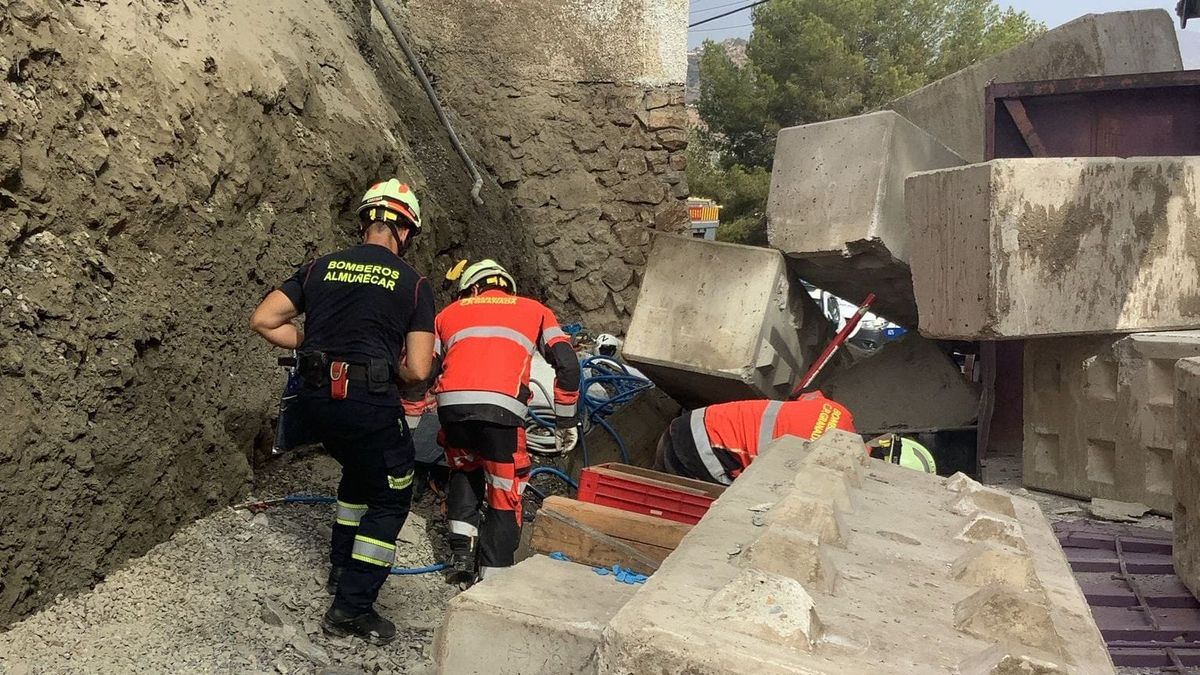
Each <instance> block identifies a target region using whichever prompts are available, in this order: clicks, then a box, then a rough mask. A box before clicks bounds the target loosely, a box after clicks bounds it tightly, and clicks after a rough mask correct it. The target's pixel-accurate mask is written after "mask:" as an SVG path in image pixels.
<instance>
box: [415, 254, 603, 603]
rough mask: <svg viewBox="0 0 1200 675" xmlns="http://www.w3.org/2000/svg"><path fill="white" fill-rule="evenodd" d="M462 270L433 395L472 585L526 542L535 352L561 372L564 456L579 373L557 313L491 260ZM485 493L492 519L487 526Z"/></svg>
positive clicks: (449, 498) (458, 574)
mask: <svg viewBox="0 0 1200 675" xmlns="http://www.w3.org/2000/svg"><path fill="white" fill-rule="evenodd" d="M464 267H466V261H465V260H464V261H462V262H460V263H459V264H458V265H457V266H456V267H455V268H454V269H453V270H451V271H450V273H449V274H447V275H446V278H447V279H449V280H451V281H458V290H459V300H457V301H456V302H454V303H452V304H451V305H450V306H449V307H446V308H445V309H444V310H442V312H441V313H440V314H438V316H437V320H436V322H435V329H434V330H435V335H436V347H435V351H436V352H437V353H438V354H439V355H440V358H441V374H440V375H439V377H438V380H437V383H436V385H435V387H434V391H435V393H436V394H437V408H438V418H439V420H440V421H441V423H442V436H441V441H442V447H444V448H445V449H446V459H447V463H448V464H449V465H450V470H451V474H450V481H449V485H448V486H447V491H446V515H447V519H448V521H449V529H450V534H449V544H450V549H451V560H450V566H451V576H452V578H453V580H456V581H459V582H470V581H474V579H475V578H476V574H477V571H476V562H478V578H484V577H486V576H488V574H489V573H490V572H492V571H494V570H496V569H499V568H504V567H509V566H511V565H512V564H513V555H514V553H515V552H516V549H517V544H518V543H519V541H520V537H521V493H522V492H523V491H524V489H525V485H526V483H527V482H528V480H529V471H530V462H529V455H528V454H526V452H525V414H526V411H527V409H528V404H529V398H530V390H529V368H530V361H531V359H532V358H533V353H534V351H538V352H540V353H541V354H542V356H543V357H545V359H546V361H547V362H548V363H549V364H550V365H551V366H552V367H553V368H554V374H555V381H554V412H555V418H556V420H555V421H556V426H557V433H556V439H557V442H558V444H559V446H560V449H561V450H562V451H564V452H565V451H567V450H570V449H571V447H573V446H574V444H575V442H576V441H577V440H578V433H579V432H578V425H579V418H578V414H577V410H576V406H577V404H578V401H579V379H580V370H579V360H578V358H577V357H576V356H575V351H574V350H573V349H572V348H571V340H570V338H568V337H567V335H566V333H564V332H563V330H562V329H561V328H560V327H559V325H558V320H557V319H556V318H555V316H554V313H553V312H551V311H550V310H549V309H548V308H547V307H546V306H544V305H542V304H541V303H540V302H537V301H536V300H531V299H529V298H523V297H519V296H517V295H516V294H515V293H516V282H515V281H514V280H513V277H512V275H511V274H509V273H508V272H507V271H506V270H505V269H504V268H503V267H501V266H500V265H499V264H497V263H496V262H495V261H493V260H483V261H481V262H478V263H475V264H474V265H471V266H470V267H466V269H465V270H464V269H463V268H464ZM485 497H486V501H487V506H488V511H487V517H486V519H483V522H482V524H480V520H481V518H480V507H481V506H482V504H483V502H484V499H485ZM476 541H478V546H477V547H476V546H475V543H476ZM476 548H477V549H478V550H477V551H475V550H474V549H476ZM476 554H477V556H476ZM476 557H477V558H478V560H476Z"/></svg>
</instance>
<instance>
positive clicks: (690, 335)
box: [622, 235, 829, 408]
mask: <svg viewBox="0 0 1200 675" xmlns="http://www.w3.org/2000/svg"><path fill="white" fill-rule="evenodd" d="M828 330H829V322H828V321H826V320H825V318H824V317H823V316H822V315H821V314H820V313H819V312H818V311H817V310H816V307H815V306H814V305H813V304H812V301H811V300H810V299H809V297H808V294H807V293H806V292H805V291H804V288H803V286H801V285H799V284H795V285H793V284H792V283H791V281H790V280H789V277H788V273H787V270H786V268H785V266H784V261H783V256H782V255H780V254H779V252H777V251H772V250H770V249H764V248H756V247H752V246H738V245H735V244H723V243H717V242H712V241H703V240H698V239H692V238H689V237H674V236H666V235H659V236H657V237H655V239H654V243H653V245H652V248H651V251H650V255H649V262H648V263H647V265H646V271H645V277H644V278H643V280H642V286H641V291H640V294H639V296H638V302H637V307H636V309H635V310H634V314H633V320H632V323H631V324H630V326H629V331H628V334H627V335H626V337H625V346H624V349H623V351H622V354H623V356H624V357H625V360H626V361H628V362H629V363H630V364H632V365H634V366H636V367H637V368H638V369H640V370H641V371H642V372H644V373H645V374H646V375H647V376H648V377H649V378H650V379H651V380H653V381H654V383H655V384H656V385H658V387H659V388H660V389H662V390H663V391H665V392H666V393H667V394H669V395H670V396H671V397H672V398H674V399H675V400H676V401H678V402H679V403H680V404H682V405H683V406H685V407H688V408H698V407H702V406H705V405H710V404H713V403H721V402H725V401H734V400H740V399H747V398H774V399H780V400H781V399H783V398H786V396H787V395H788V394H789V393H790V389H791V386H792V385H793V384H794V382H795V381H796V380H797V379H799V378H800V377H801V376H802V375H803V374H804V372H805V370H806V369H807V368H808V365H809V363H810V362H811V360H812V358H813V357H814V356H815V354H816V352H817V350H818V349H820V348H821V347H822V346H823V345H824V342H823V338H824V336H825V335H826V334H827V333H828Z"/></svg>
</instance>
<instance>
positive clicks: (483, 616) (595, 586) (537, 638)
mask: <svg viewBox="0 0 1200 675" xmlns="http://www.w3.org/2000/svg"><path fill="white" fill-rule="evenodd" d="M635 591H636V587H634V586H630V585H627V584H622V583H618V582H616V581H614V580H613V578H612V577H611V576H604V577H602V576H599V575H597V574H596V573H595V572H593V571H592V569H591V568H590V567H586V566H584V565H576V564H575V563H569V562H561V561H558V560H551V559H550V558H547V557H545V556H540V555H536V556H533V557H532V558H529V559H527V560H524V561H522V562H520V563H518V564H517V565H515V566H514V567H512V568H511V569H509V570H506V571H505V572H503V573H501V574H499V575H497V576H495V577H490V578H488V580H487V582H485V583H481V584H477V585H475V586H472V587H471V588H470V590H467V591H465V592H463V593H460V594H459V595H458V596H456V597H455V598H454V599H453V600H451V601H450V605H449V609H448V611H447V612H446V618H445V619H444V621H443V623H442V626H441V627H440V628H439V629H438V631H437V635H436V637H435V640H434V658H435V660H436V663H437V669H438V672H439V673H445V674H446V675H474V674H479V675H484V674H488V675H493V674H494V675H528V674H529V673H594V672H596V648H597V646H598V645H599V644H600V639H601V633H602V631H603V629H604V626H605V625H606V624H607V623H608V621H609V619H611V618H612V617H613V615H615V614H616V613H617V610H618V609H620V608H621V606H622V605H624V604H625V603H626V602H627V601H628V600H629V599H630V598H631V597H633V594H634V593H635ZM580 598H587V599H588V600H587V602H580V601H579V599H580ZM464 645H466V646H467V647H466V648H464ZM470 645H475V647H471V646H470ZM483 645H486V649H484V648H482V647H481V646H483Z"/></svg>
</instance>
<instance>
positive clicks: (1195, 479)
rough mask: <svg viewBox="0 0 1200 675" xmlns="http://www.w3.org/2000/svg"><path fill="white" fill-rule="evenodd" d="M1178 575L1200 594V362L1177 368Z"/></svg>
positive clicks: (1184, 363) (1183, 363) (1187, 362)
mask: <svg viewBox="0 0 1200 675" xmlns="http://www.w3.org/2000/svg"><path fill="white" fill-rule="evenodd" d="M1175 416H1176V420H1177V422H1178V430H1179V434H1180V438H1181V439H1182V441H1181V443H1180V444H1179V449H1178V451H1177V452H1176V453H1175V509H1174V516H1175V523H1174V531H1175V546H1174V549H1173V551H1174V562H1175V573H1176V574H1178V575H1179V578H1180V579H1183V583H1184V584H1186V585H1187V587H1188V589H1189V590H1190V591H1191V592H1192V593H1193V594H1200V358H1190V359H1183V360H1181V361H1179V362H1177V363H1176V364H1175Z"/></svg>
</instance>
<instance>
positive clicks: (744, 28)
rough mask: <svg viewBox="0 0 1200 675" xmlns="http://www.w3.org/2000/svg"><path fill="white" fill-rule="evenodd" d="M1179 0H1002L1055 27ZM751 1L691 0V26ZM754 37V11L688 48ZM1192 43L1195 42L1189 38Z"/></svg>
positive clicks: (697, 31) (702, 29)
mask: <svg viewBox="0 0 1200 675" xmlns="http://www.w3.org/2000/svg"><path fill="white" fill-rule="evenodd" d="M1176 1H1177V0H999V4H1000V5H1001V6H1003V7H1013V8H1016V9H1018V10H1022V11H1025V12H1029V14H1030V16H1032V17H1033V18H1035V19H1037V20H1038V21H1041V22H1042V23H1044V24H1046V26H1048V27H1050V28H1054V27H1055V26H1058V25H1060V24H1063V23H1066V22H1067V21H1070V20H1071V19H1074V18H1076V17H1079V16H1082V15H1084V14H1098V13H1101V12H1115V11H1119V10H1123V9H1152V8H1156V7H1158V8H1162V9H1166V10H1169V11H1170V12H1171V15H1172V16H1174V14H1175V3H1176ZM749 2H750V0H737V1H735V0H691V5H692V6H691V16H690V21H689V23H695V22H696V21H700V20H702V19H706V18H708V17H711V16H715V15H717V14H720V13H722V12H727V11H729V10H731V9H737V8H738V7H740V6H743V5H746V4H749ZM1187 32H1188V33H1189V34H1194V35H1191V36H1189V38H1194V40H1195V43H1196V44H1200V37H1196V36H1200V20H1197V21H1194V22H1193V23H1191V24H1189V25H1188V29H1187ZM749 34H750V12H749V11H745V12H739V13H737V14H734V15H732V16H728V17H725V18H724V19H718V20H717V21H714V22H712V23H709V24H705V25H703V26H697V27H696V28H694V29H691V30H690V31H688V47H689V48H691V47H698V46H700V43H702V42H704V40H706V39H708V40H717V41H720V40H724V39H725V38H730V37H746V36H748V35H749ZM1189 42H1192V39H1189Z"/></svg>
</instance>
